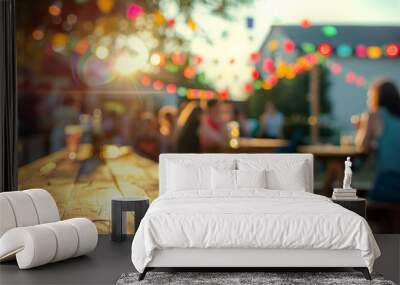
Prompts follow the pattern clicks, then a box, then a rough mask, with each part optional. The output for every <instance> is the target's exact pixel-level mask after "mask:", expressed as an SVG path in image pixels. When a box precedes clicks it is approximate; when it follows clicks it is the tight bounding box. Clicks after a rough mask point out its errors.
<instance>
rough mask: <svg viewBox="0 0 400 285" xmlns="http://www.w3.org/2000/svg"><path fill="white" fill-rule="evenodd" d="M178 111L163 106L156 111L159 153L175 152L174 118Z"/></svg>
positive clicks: (171, 107)
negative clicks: (158, 130) (158, 128)
mask: <svg viewBox="0 0 400 285" xmlns="http://www.w3.org/2000/svg"><path fill="white" fill-rule="evenodd" d="M177 114H178V110H177V109H176V108H175V107H173V106H164V107H162V108H161V109H160V111H158V124H159V126H160V152H161V153H164V152H175V149H176V117H177Z"/></svg>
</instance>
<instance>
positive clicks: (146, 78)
mask: <svg viewBox="0 0 400 285" xmlns="http://www.w3.org/2000/svg"><path fill="white" fill-rule="evenodd" d="M141 81H142V84H143V86H150V84H151V78H150V76H148V75H143V76H142V80H141Z"/></svg>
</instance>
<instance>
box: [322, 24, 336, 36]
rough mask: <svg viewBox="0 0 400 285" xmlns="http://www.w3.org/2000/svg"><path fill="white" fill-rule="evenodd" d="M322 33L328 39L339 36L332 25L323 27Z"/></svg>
mask: <svg viewBox="0 0 400 285" xmlns="http://www.w3.org/2000/svg"><path fill="white" fill-rule="evenodd" d="M322 33H323V34H324V35H325V36H327V37H333V36H336V35H337V29H336V28H335V27H334V26H331V25H328V26H323V27H322Z"/></svg>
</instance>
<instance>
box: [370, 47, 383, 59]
mask: <svg viewBox="0 0 400 285" xmlns="http://www.w3.org/2000/svg"><path fill="white" fill-rule="evenodd" d="M367 55H368V57H369V58H370V59H378V58H380V57H381V56H382V49H381V48H380V47H378V46H370V47H368V48H367Z"/></svg>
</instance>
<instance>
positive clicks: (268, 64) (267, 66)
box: [262, 58, 275, 73]
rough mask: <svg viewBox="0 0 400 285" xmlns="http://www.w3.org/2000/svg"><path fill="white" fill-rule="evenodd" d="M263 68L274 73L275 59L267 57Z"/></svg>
mask: <svg viewBox="0 0 400 285" xmlns="http://www.w3.org/2000/svg"><path fill="white" fill-rule="evenodd" d="M262 69H263V70H264V71H265V72H269V73H272V72H274V71H275V66H274V61H273V60H272V59H271V58H266V59H264V61H263V64H262Z"/></svg>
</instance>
